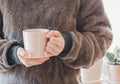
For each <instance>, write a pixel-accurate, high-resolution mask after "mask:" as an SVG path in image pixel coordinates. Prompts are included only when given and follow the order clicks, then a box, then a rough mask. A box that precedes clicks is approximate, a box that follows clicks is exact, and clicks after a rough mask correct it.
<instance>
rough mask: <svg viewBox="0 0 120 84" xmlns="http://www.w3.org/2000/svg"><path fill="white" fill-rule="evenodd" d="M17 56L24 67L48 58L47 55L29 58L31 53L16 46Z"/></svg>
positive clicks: (37, 63)
mask: <svg viewBox="0 0 120 84" xmlns="http://www.w3.org/2000/svg"><path fill="white" fill-rule="evenodd" d="M17 57H18V59H19V60H20V62H21V63H22V64H24V65H25V66H26V67H30V66H34V65H39V64H42V63H44V62H45V61H47V60H49V57H45V58H30V57H32V54H30V53H29V52H26V51H25V50H24V49H23V48H21V47H20V48H18V50H17Z"/></svg>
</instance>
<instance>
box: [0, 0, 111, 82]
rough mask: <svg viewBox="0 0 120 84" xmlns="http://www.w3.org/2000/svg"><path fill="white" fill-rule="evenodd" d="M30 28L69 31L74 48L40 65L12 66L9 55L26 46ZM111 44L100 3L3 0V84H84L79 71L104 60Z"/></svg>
mask: <svg viewBox="0 0 120 84" xmlns="http://www.w3.org/2000/svg"><path fill="white" fill-rule="evenodd" d="M29 28H47V29H49V30H58V31H60V32H70V33H71V34H72V41H73V43H72V48H71V49H70V50H69V53H68V54H66V55H65V56H62V55H61V56H56V57H51V58H50V59H49V60H48V61H46V62H45V63H43V64H41V65H37V66H32V67H29V68H27V67H25V66H24V65H18V64H14V65H9V63H8V60H7V52H8V51H9V49H10V47H11V46H12V45H14V44H23V38H22V31H23V30H24V29H29ZM111 41H112V34H111V29H110V23H109V21H108V19H107V17H106V15H105V12H104V9H103V5H102V1H101V0H52V1H51V0H0V83H2V84H82V82H81V77H80V68H81V67H83V68H89V67H91V66H92V65H93V64H94V63H95V62H96V61H98V60H99V59H100V58H102V57H103V56H104V54H105V52H106V50H107V49H108V48H109V46H110V44H111Z"/></svg>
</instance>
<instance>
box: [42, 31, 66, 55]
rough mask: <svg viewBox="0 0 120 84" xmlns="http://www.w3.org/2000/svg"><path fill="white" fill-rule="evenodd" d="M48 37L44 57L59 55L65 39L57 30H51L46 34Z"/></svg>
mask: <svg viewBox="0 0 120 84" xmlns="http://www.w3.org/2000/svg"><path fill="white" fill-rule="evenodd" d="M47 38H48V39H49V41H48V43H47V46H46V49H45V52H44V55H45V57H51V56H57V55H59V54H60V53H61V52H62V51H63V49H64V46H65V40H64V38H63V36H62V35H61V33H60V32H59V31H55V30H51V31H50V32H49V33H48V34H47Z"/></svg>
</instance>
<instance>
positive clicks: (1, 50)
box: [0, 12, 17, 71]
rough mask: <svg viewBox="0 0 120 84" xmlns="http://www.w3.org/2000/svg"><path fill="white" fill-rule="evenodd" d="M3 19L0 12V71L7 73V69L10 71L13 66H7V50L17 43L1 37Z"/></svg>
mask: <svg viewBox="0 0 120 84" xmlns="http://www.w3.org/2000/svg"><path fill="white" fill-rule="evenodd" d="M2 29H3V18H2V14H1V12H0V71H7V70H9V69H11V68H12V67H13V66H15V65H12V66H11V65H9V63H8V61H7V51H8V49H9V47H10V46H12V45H14V44H16V43H17V41H16V40H10V41H8V40H6V39H4V37H3V35H4V34H3V31H2Z"/></svg>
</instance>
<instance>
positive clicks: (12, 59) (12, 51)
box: [7, 44, 22, 65]
mask: <svg viewBox="0 0 120 84" xmlns="http://www.w3.org/2000/svg"><path fill="white" fill-rule="evenodd" d="M19 47H22V46H21V45H20V44H15V45H12V46H11V47H10V48H9V50H8V52H7V60H8V64H9V65H17V64H22V63H21V62H20V61H19V59H18V57H17V49H18V48H19Z"/></svg>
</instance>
